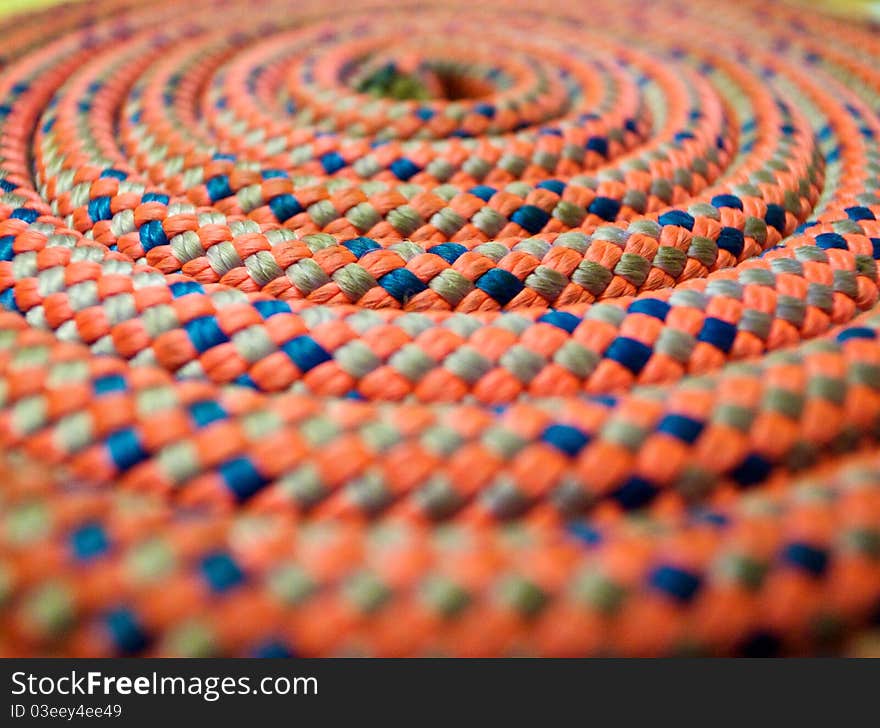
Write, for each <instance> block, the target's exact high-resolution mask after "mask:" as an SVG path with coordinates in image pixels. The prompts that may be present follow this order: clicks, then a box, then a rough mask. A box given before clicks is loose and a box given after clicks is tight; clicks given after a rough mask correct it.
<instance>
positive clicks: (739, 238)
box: [715, 227, 745, 258]
mask: <svg viewBox="0 0 880 728" xmlns="http://www.w3.org/2000/svg"><path fill="white" fill-rule="evenodd" d="M715 242H716V244H717V245H718V247H719V248H721V249H722V250H726V251H727V252H728V253H730V254H731V255H733V256H734V257H735V258H739V256H740V255H742V252H743V248H744V247H745V237H744V236H743V234H742V231H741V230H737V229H736V228H734V227H723V228H721V232H720V233H718V240H716V241H715Z"/></svg>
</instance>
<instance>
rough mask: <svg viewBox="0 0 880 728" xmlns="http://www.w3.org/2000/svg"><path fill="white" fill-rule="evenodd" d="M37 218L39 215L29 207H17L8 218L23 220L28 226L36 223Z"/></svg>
mask: <svg viewBox="0 0 880 728" xmlns="http://www.w3.org/2000/svg"><path fill="white" fill-rule="evenodd" d="M39 216H40V213H39V212H37V211H36V210H33V209H31V208H30V207H19V208H18V209H17V210H14V211H13V212H12V214H11V215H10V216H9V217H11V218H12V219H13V220H24V221H25V222H26V223H28V225H30V224H31V223H32V222H36V221H37V218H38V217H39Z"/></svg>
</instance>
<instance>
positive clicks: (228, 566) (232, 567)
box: [200, 551, 244, 594]
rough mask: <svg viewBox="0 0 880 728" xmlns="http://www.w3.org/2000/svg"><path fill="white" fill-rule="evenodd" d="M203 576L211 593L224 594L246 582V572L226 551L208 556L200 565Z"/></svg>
mask: <svg viewBox="0 0 880 728" xmlns="http://www.w3.org/2000/svg"><path fill="white" fill-rule="evenodd" d="M200 569H201V572H202V576H203V577H204V579H205V581H207V582H208V585H209V586H210V587H211V591H213V592H215V593H217V594H222V593H223V592H226V591H229V590H230V589H232V588H233V587H236V586H238V585H239V584H241V583H242V582H244V572H243V571H242V570H241V568H240V567H239V566H238V564H237V563H235V561H234V560H233V558H232V556H230V555H229V554H227V553H226V552H225V551H216V552H214V553H213V554H208V555H207V556H206V557H205V558H204V559H202V562H201V564H200Z"/></svg>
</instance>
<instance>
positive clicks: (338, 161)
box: [321, 152, 345, 174]
mask: <svg viewBox="0 0 880 728" xmlns="http://www.w3.org/2000/svg"><path fill="white" fill-rule="evenodd" d="M321 166H322V167H324V171H325V172H326V173H327V174H333V173H334V172H338V171H339V170H340V169H342V168H343V167H344V166H345V160H344V159H343V158H342V155H341V154H340V153H339V152H327V153H326V154H325V155H323V156H322V157H321Z"/></svg>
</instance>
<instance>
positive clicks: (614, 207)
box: [587, 196, 621, 222]
mask: <svg viewBox="0 0 880 728" xmlns="http://www.w3.org/2000/svg"><path fill="white" fill-rule="evenodd" d="M620 207H621V205H620V200H615V199H614V198H613V197H601V196H600V197H594V198H593V201H592V202H591V203H590V206H589V207H588V208H587V210H588V211H589V212H590V213H592V214H593V215H597V216H598V217H601V218H602V219H603V220H607V221H608V222H612V221H614V220H616V219H617V215H618V213H619V212H620Z"/></svg>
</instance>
